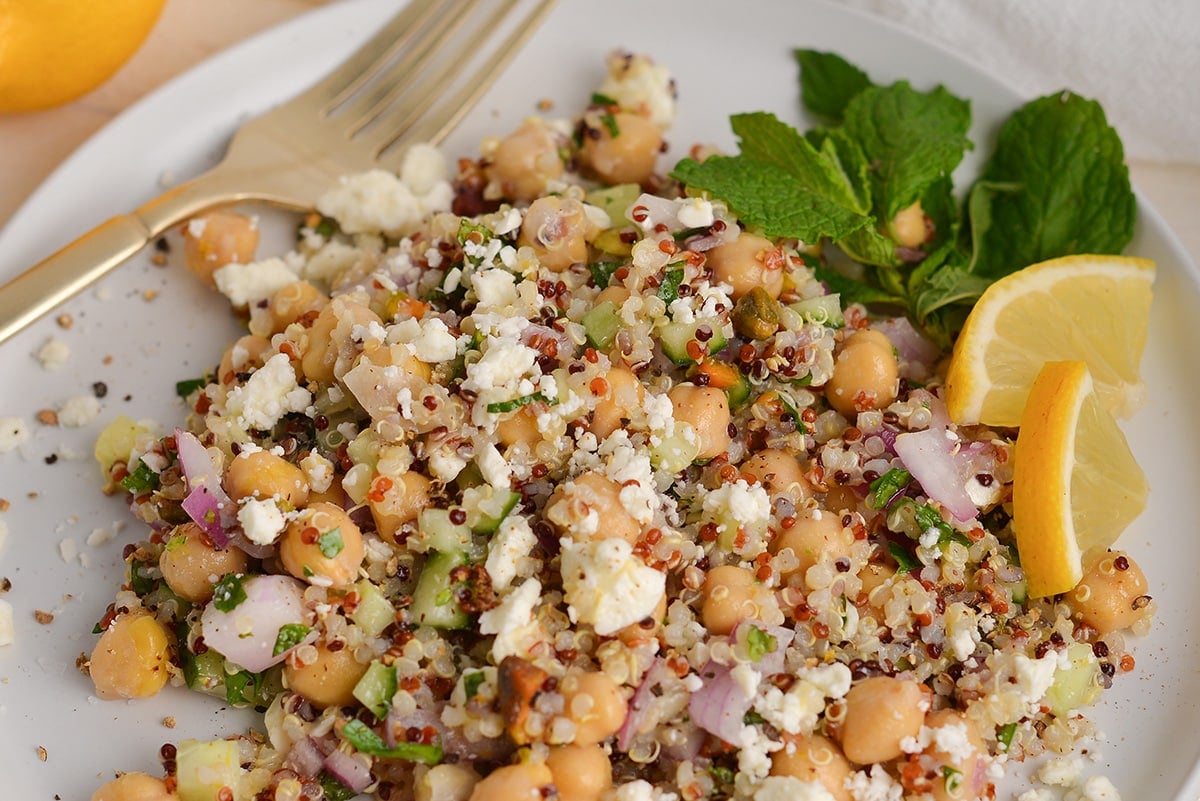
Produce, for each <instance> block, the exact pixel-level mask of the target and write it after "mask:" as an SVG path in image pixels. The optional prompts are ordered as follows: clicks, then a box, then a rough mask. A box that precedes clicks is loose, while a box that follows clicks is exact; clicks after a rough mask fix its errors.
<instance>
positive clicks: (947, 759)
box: [925, 709, 988, 801]
mask: <svg viewBox="0 0 1200 801" xmlns="http://www.w3.org/2000/svg"><path fill="white" fill-rule="evenodd" d="M925 725H926V726H927V727H928V728H930V729H941V728H945V727H948V726H954V727H960V726H961V727H963V728H964V729H965V730H966V736H967V742H969V743H970V744H971V755H970V756H969V757H968V758H967V759H965V760H960V759H956V758H955V757H954V756H951V755H950V754H948V753H946V752H945V751H939V750H938V749H937V748H935V747H934V746H932V745H931V746H930V747H929V748H928V749H927V750H926V752H925V753H926V754H928V755H929V756H930V757H931V758H932V759H933V761H934V763H935V765H936V767H935V768H934V773H935V777H934V779H933V789H932V790H931V792H932V794H933V798H934V801H976V799H979V798H982V797H983V795H984V793H985V792H986V791H987V785H988V780H987V765H986V763H984V761H983V756H984V755H985V754H987V745H986V744H985V743H984V741H983V738H982V737H980V736H979V729H978V728H976V726H975V723H974V722H973V721H972V720H971V719H970V718H968V717H966V716H965V715H964V714H963V713H962V712H959V711H958V710H956V709H941V710H938V711H937V712H930V713H929V714H928V715H926V716H925ZM943 768H951V769H952V770H954V771H957V773H956V774H951V775H952V776H953V779H949V778H948V777H947V776H946V773H945V771H944V770H943Z"/></svg>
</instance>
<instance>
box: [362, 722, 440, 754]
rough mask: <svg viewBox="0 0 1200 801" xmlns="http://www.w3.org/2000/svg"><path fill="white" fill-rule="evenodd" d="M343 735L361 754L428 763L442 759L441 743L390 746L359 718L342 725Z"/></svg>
mask: <svg viewBox="0 0 1200 801" xmlns="http://www.w3.org/2000/svg"><path fill="white" fill-rule="evenodd" d="M342 737H344V738H345V739H346V742H348V743H350V745H352V746H354V748H355V749H356V750H357V751H358V752H359V753H360V754H368V755H370V756H378V757H385V758H387V759H406V760H408V761H410V762H423V763H424V764H426V765H436V764H438V763H439V762H441V761H442V746H441V745H436V744H435V745H425V744H424V743H397V744H396V746H395V747H394V748H388V745H387V743H385V742H384V741H383V738H382V737H380V736H379V735H378V734H376V733H375V731H374V730H373V729H371V727H370V726H368V725H367V724H365V723H363V722H362V721H361V720H358V719H353V720H350V721H347V723H346V725H345V726H343V727H342Z"/></svg>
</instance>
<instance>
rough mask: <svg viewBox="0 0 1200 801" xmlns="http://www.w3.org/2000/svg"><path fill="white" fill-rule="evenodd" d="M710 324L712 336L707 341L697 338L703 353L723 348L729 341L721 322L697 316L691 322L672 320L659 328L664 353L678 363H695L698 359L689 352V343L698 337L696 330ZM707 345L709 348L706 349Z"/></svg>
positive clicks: (714, 351) (710, 352) (684, 364)
mask: <svg viewBox="0 0 1200 801" xmlns="http://www.w3.org/2000/svg"><path fill="white" fill-rule="evenodd" d="M702 325H706V326H708V328H709V330H710V331H711V332H712V336H711V337H709V338H708V341H707V342H700V341H699V340H696V342H697V344H698V345H699V346H700V353H701V355H704V354H706V353H707V354H713V353H717V352H718V351H720V350H722V349H723V348H724V347H725V345H726V344H727V341H726V339H725V334H724V333H722V331H721V322H720V321H719V320H716V319H712V318H707V319H706V318H702V317H701V318H697V319H696V320H695V321H694V322H691V323H677V322H671V323H667V324H666V325H664V326H663V327H662V328H660V329H659V330H658V339H659V341H660V342H661V343H662V349H663V353H664V354H666V356H667V358H668V359H670V360H671V361H673V362H675V363H676V364H678V365H680V366H681V367H682V366H686V365H689V364H695V363H696V360H695V359H694V358H692V357H691V356H690V355H689V354H688V347H687V346H688V343H689V342H691V341H692V340H694V339H696V330H697V329H698V328H699V327H700V326H702ZM706 347H707V350H706Z"/></svg>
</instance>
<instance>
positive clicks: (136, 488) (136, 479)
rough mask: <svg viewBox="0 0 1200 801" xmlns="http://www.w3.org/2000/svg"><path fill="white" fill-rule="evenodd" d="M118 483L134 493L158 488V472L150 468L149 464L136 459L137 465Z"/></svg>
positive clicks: (139, 493)
mask: <svg viewBox="0 0 1200 801" xmlns="http://www.w3.org/2000/svg"><path fill="white" fill-rule="evenodd" d="M120 484H121V486H122V487H124V488H125V489H126V490H128V491H129V492H131V493H133V494H134V495H141V494H142V493H144V492H150V491H151V490H154V489H157V488H158V473H156V472H154V471H153V470H151V469H150V465H148V464H146V463H145V462H144V461H142V460H141V459H138V465H137V467H136V468H135V469H134V470H133V472H132V473H130V474H129V475H127V476H125V478H123V479H121V481H120Z"/></svg>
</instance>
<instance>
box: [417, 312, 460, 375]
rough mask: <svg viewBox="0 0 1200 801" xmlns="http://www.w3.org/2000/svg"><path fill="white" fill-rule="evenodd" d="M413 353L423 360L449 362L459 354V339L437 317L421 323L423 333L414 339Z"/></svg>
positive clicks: (430, 362) (431, 362)
mask: <svg viewBox="0 0 1200 801" xmlns="http://www.w3.org/2000/svg"><path fill="white" fill-rule="evenodd" d="M412 346H413V355H415V356H416V357H417V358H418V359H420V360H421V361H423V362H426V363H429V364H433V363H435V362H448V361H451V360H452V359H454V357H455V356H457V355H458V339H457V337H455V336H454V334H451V333H450V329H449V328H447V327H446V324H445V323H444V322H442V321H441V320H440V319H438V318H437V317H429V318H426V319H425V321H424V322H422V323H421V333H420V335H419V336H417V337H416V338H415V339H414V340H413V341H412Z"/></svg>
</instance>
